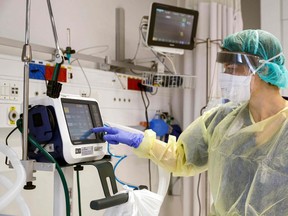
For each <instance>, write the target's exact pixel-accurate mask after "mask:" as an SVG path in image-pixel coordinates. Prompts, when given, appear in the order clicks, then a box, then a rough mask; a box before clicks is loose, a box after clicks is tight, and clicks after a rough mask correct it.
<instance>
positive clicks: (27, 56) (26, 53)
mask: <svg viewBox="0 0 288 216" xmlns="http://www.w3.org/2000/svg"><path fill="white" fill-rule="evenodd" d="M30 8H31V1H30V0H27V1H26V27H25V44H24V46H23V51H22V61H23V62H24V89H23V133H22V139H23V144H22V159H23V160H27V152H28V108H29V62H30V61H31V60H32V51H31V46H30V45H29V39H30Z"/></svg>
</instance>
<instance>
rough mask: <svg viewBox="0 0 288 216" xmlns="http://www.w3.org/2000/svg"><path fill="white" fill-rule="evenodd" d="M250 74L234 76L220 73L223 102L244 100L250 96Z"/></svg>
mask: <svg viewBox="0 0 288 216" xmlns="http://www.w3.org/2000/svg"><path fill="white" fill-rule="evenodd" d="M251 77H252V75H250V76H235V75H230V74H224V73H221V75H220V87H221V92H222V98H223V102H224V103H225V102H229V101H232V102H236V103H239V102H244V101H247V100H249V98H250V82H251Z"/></svg>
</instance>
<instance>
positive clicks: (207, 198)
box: [205, 38, 211, 215]
mask: <svg viewBox="0 0 288 216" xmlns="http://www.w3.org/2000/svg"><path fill="white" fill-rule="evenodd" d="M206 45H207V46H206V51H207V53H206V55H207V56H206V61H207V65H206V67H207V68H206V104H208V103H209V91H210V89H209V81H210V72H211V71H210V69H211V62H210V59H211V39H210V38H207V44H206ZM205 211H206V214H205V215H209V212H210V187H209V181H208V171H206V172H205Z"/></svg>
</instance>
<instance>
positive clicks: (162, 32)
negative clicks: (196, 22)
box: [153, 9, 194, 45]
mask: <svg viewBox="0 0 288 216" xmlns="http://www.w3.org/2000/svg"><path fill="white" fill-rule="evenodd" d="M193 19H194V16H192V15H189V14H182V13H178V12H173V11H169V10H164V9H156V17H155V27H154V34H153V41H159V42H168V43H174V44H175V43H176V44H184V45H185V44H187V45H189V44H190V43H191V34H192V27H193Z"/></svg>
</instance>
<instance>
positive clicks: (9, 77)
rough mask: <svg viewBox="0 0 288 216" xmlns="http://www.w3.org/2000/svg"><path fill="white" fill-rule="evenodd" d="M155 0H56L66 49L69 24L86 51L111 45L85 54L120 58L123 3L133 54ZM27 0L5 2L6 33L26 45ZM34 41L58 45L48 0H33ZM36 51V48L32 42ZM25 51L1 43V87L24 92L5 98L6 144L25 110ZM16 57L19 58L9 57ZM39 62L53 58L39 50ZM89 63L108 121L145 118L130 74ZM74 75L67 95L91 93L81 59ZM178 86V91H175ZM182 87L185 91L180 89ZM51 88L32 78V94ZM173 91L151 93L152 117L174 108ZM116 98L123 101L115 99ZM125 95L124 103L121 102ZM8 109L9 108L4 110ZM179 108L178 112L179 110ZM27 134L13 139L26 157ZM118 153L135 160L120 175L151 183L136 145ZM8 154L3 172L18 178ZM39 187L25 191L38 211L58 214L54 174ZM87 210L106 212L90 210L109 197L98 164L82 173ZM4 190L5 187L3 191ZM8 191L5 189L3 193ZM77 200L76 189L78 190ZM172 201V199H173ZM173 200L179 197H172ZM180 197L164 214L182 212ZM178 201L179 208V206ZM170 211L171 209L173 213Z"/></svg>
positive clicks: (2, 31)
mask: <svg viewBox="0 0 288 216" xmlns="http://www.w3.org/2000/svg"><path fill="white" fill-rule="evenodd" d="M151 2H152V0H148V1H140V0H138V1H135V0H121V1H118V0H106V1H103V0H83V1H76V0H74V1H68V0H62V1H56V0H52V1H51V3H52V8H53V13H54V18H55V22H56V26H57V33H58V38H59V43H60V46H61V47H62V48H65V47H66V46H67V41H66V37H67V30H66V29H67V28H70V29H71V40H72V41H71V46H72V48H73V49H75V50H76V51H77V50H80V49H84V48H87V47H92V46H95V45H99V46H102V45H108V46H109V49H108V50H107V51H105V52H104V53H99V52H100V51H101V50H102V48H98V49H91V50H87V51H85V52H84V51H83V52H82V53H84V54H91V53H97V54H96V56H99V57H104V56H106V55H108V56H110V57H111V59H114V58H115V8H117V7H122V8H124V10H125V53H126V57H127V58H132V57H133V56H134V53H135V51H136V47H137V43H138V25H139V22H140V19H141V18H142V16H143V15H148V11H149V5H150V3H151ZM159 2H165V3H172V4H173V3H175V2H176V1H173V0H169V1H164V0H163V1H159ZM25 7H26V6H25V1H10V0H2V1H1V2H0V26H1V28H0V37H4V38H10V39H15V40H18V41H22V42H23V43H24V29H25ZM30 36H31V38H30V42H31V43H33V44H39V45H43V46H48V47H54V46H55V44H54V39H53V33H52V30H51V24H50V19H49V16H48V9H47V5H46V1H44V0H43V1H32V8H31V31H30ZM32 50H33V46H32ZM21 51H22V50H21V49H16V48H11V47H7V46H5V45H1V46H0V54H4V55H1V56H0V65H1V70H0V85H1V86H2V85H3V84H4V83H6V84H8V85H11V86H12V85H16V86H17V87H19V90H20V92H19V95H18V97H17V98H16V99H14V100H11V98H0V110H1V114H0V118H1V119H0V129H1V132H0V142H1V144H4V142H5V138H6V136H7V134H8V133H9V132H10V131H11V130H12V129H13V128H14V127H15V125H10V124H8V121H7V113H8V110H9V108H10V107H11V106H15V107H16V109H17V112H18V113H20V112H21V103H22V93H23V91H22V88H23V63H22V62H21V61H20V56H21ZM6 54H10V55H14V56H15V57H10V56H7V55H6ZM150 56H152V55H151V54H150V53H149V52H148V51H147V50H145V49H141V50H140V52H139V58H143V57H150ZM33 57H34V59H36V60H48V59H50V57H51V56H50V55H44V54H41V53H37V52H34V53H33ZM81 63H83V65H85V68H84V71H85V73H86V75H87V77H88V79H89V80H90V84H91V87H92V94H91V97H94V98H96V99H97V100H98V102H99V104H100V109H101V111H102V116H103V119H104V120H105V121H110V122H115V123H119V124H123V125H129V126H136V125H138V123H139V122H140V121H145V117H144V105H143V102H142V99H141V96H140V94H139V92H138V91H129V90H127V89H123V83H122V84H121V83H120V80H122V82H124V86H125V80H126V79H127V77H125V76H124V77H123V76H121V77H120V78H119V77H118V76H117V75H116V74H114V73H110V72H104V71H100V70H96V69H95V68H93V66H94V64H91V63H90V64H88V63H87V62H81ZM72 72H73V79H71V80H69V83H66V84H64V85H63V90H62V92H63V93H73V94H80V93H82V92H87V91H88V87H87V81H86V80H85V78H84V76H83V72H82V71H81V70H80V68H79V67H78V65H77V64H76V62H74V63H73V65H72ZM177 91H178V90H175V91H173V94H174V93H175V92H177ZM179 91H180V90H179ZM36 92H39V93H40V94H42V93H43V92H45V84H44V83H43V82H42V81H35V80H30V96H35V93H36ZM171 95H172V94H170V91H169V90H159V91H158V93H157V95H156V96H153V97H152V96H151V95H149V98H150V102H151V105H150V107H149V118H152V117H153V115H154V113H155V112H156V110H158V109H160V110H162V111H169V112H170V111H171V110H173V111H174V112H175V110H174V108H173V107H171V100H173V98H171V97H172V96H171ZM114 98H116V99H117V101H116V102H115V101H114ZM128 98H129V99H131V102H129V103H128V102H127V100H126V102H124V100H123V99H128ZM119 99H121V101H119ZM2 110H3V111H5V112H2ZM176 112H177V110H176ZM20 144H21V137H20V134H19V132H16V133H15V134H13V136H12V137H11V138H10V139H9V145H10V146H12V147H13V148H14V149H15V150H16V151H17V152H18V153H19V156H20V155H21V147H20V146H21V145H20ZM112 150H113V152H115V153H118V154H124V153H125V154H128V155H129V156H130V157H129V159H127V160H125V161H124V162H123V163H122V164H121V166H120V167H119V175H120V176H119V177H120V178H123V180H129V181H131V183H135V184H146V185H148V168H147V167H148V162H147V160H144V159H138V158H136V157H135V156H133V154H132V152H131V149H129V148H127V147H125V146H115V147H113V149H112ZM3 161H4V157H3V155H2V156H1V164H0V167H1V168H0V169H1V171H2V172H1V174H5V175H6V174H7V175H8V176H10V175H11V176H13V174H12V173H11V172H12V171H11V170H10V169H8V168H7V167H6V166H4V165H3V164H4V162H3ZM35 175H36V177H37V180H36V181H35V184H36V185H37V188H36V190H34V191H23V195H24V196H25V199H26V200H27V202H28V204H29V207H30V208H31V212H32V215H43V216H45V215H47V216H50V215H52V214H53V186H54V183H53V179H54V176H53V173H51V172H37V173H36V174H35ZM81 175H82V178H81V179H82V197H83V202H82V205H83V206H82V210H83V215H85V216H86V215H102V213H103V212H102V211H101V212H94V211H92V210H90V208H89V202H90V200H91V199H96V198H100V197H103V193H102V191H101V187H100V186H99V179H98V175H97V173H96V172H95V170H93V168H86V169H85V170H84V171H83V172H82V174H81ZM152 177H153V182H152V184H153V187H152V188H153V190H155V189H156V187H157V169H156V168H155V167H154V166H152ZM0 192H1V191H0ZM1 194H2V193H0V195H1ZM73 195H74V198H75V191H74V193H73ZM169 199H170V200H171V197H170V198H169ZM172 199H173V197H172ZM179 202H180V199H177V200H176V202H175V201H173V202H170V203H168V206H169V207H170V208H167V210H165V209H163V210H162V214H163V215H165V216H166V215H167V216H168V215H175V214H176V213H175V212H177V213H178V215H180V214H179V213H181V205H177V204H179ZM175 203H176V206H175ZM168 211H169V212H168ZM0 214H10V215H11V214H13V215H19V210H18V209H17V208H16V207H15V205H14V204H13V205H12V206H9V207H8V208H7V209H6V210H5V211H3V212H0ZM73 215H77V208H76V206H75V205H74V206H73Z"/></svg>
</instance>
